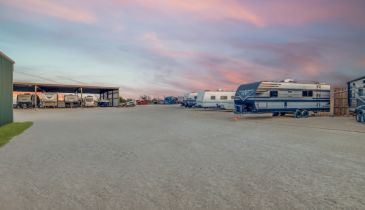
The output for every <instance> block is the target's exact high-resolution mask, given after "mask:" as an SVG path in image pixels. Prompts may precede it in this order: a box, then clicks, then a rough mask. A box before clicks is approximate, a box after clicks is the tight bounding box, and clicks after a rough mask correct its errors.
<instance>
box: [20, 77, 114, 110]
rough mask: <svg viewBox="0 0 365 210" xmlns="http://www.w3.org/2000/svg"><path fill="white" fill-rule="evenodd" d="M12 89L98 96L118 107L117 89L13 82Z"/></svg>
mask: <svg viewBox="0 0 365 210" xmlns="http://www.w3.org/2000/svg"><path fill="white" fill-rule="evenodd" d="M13 89H14V91H17V92H34V93H36V92H39V91H41V92H53V93H76V94H78V93H79V94H81V97H82V94H99V96H100V99H106V100H109V101H110V102H111V106H113V107H116V106H119V87H108V86H92V85H67V84H45V83H31V82H14V83H13Z"/></svg>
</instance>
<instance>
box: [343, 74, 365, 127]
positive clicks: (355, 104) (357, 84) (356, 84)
mask: <svg viewBox="0 0 365 210" xmlns="http://www.w3.org/2000/svg"><path fill="white" fill-rule="evenodd" d="M347 85H348V91H349V92H348V96H349V108H350V112H351V113H354V114H355V116H356V120H357V121H358V122H361V123H365V76H364V77H361V78H358V79H355V80H352V81H350V82H348V83H347Z"/></svg>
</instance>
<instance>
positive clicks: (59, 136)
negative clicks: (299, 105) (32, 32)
mask: <svg viewBox="0 0 365 210" xmlns="http://www.w3.org/2000/svg"><path fill="white" fill-rule="evenodd" d="M15 120H16V121H33V122H34V126H33V127H32V128H30V129H29V130H28V131H26V132H25V133H24V134H23V135H21V136H18V137H16V138H15V139H14V140H13V141H11V142H10V143H9V144H8V145H6V146H5V147H3V148H2V149H1V152H0V194H1V196H0V209H253V208H254V209H266V208H271V209H298V208H300V209H364V208H365V144H364V141H365V130H364V125H363V124H361V123H357V122H356V121H355V120H354V118H353V117H311V118H305V119H304V118H303V119H295V118H293V117H290V116H285V117H275V118H273V117H270V116H268V115H251V116H250V117H244V118H242V119H239V120H233V114H232V113H231V112H212V111H199V110H196V109H183V108H181V107H179V106H176V105H173V106H163V105H154V106H138V107H136V108H109V109H102V108H95V109H55V110H53V109H38V110H37V111H35V110H15Z"/></svg>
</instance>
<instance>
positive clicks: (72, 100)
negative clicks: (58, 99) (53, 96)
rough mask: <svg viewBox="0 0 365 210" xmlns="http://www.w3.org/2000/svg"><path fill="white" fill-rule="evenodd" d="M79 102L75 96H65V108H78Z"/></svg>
mask: <svg viewBox="0 0 365 210" xmlns="http://www.w3.org/2000/svg"><path fill="white" fill-rule="evenodd" d="M80 106H81V100H80V98H79V97H78V96H77V95H65V107H66V108H67V107H70V108H72V107H80Z"/></svg>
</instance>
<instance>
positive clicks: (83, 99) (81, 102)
mask: <svg viewBox="0 0 365 210" xmlns="http://www.w3.org/2000/svg"><path fill="white" fill-rule="evenodd" d="M80 92H81V104H80V105H81V107H84V105H83V103H82V102H83V101H84V99H83V97H82V94H83V90H82V88H80Z"/></svg>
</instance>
